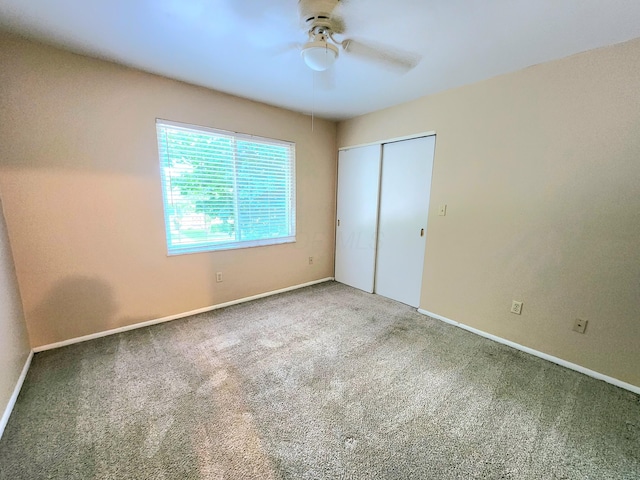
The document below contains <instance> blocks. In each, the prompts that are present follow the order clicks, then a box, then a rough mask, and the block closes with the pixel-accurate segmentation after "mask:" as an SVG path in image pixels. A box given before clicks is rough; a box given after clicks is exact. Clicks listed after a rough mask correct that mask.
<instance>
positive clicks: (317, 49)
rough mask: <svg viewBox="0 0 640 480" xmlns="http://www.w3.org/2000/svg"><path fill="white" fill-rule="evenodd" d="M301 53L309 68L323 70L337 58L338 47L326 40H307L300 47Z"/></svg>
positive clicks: (317, 70)
mask: <svg viewBox="0 0 640 480" xmlns="http://www.w3.org/2000/svg"><path fill="white" fill-rule="evenodd" d="M301 55H302V58H303V59H304V63H306V64H307V66H308V67H309V68H310V69H312V70H315V71H316V72H323V71H325V70H327V69H329V68H331V66H332V65H333V64H334V63H335V61H336V60H337V58H338V47H336V46H335V45H332V44H331V43H329V42H326V41H314V42H308V43H306V44H305V45H304V46H303V47H302V52H301Z"/></svg>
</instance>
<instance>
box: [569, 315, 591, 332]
mask: <svg viewBox="0 0 640 480" xmlns="http://www.w3.org/2000/svg"><path fill="white" fill-rule="evenodd" d="M587 321H588V320H582V319H581V318H576V319H575V321H574V322H573V331H574V332H578V333H584V331H585V330H586V329H587Z"/></svg>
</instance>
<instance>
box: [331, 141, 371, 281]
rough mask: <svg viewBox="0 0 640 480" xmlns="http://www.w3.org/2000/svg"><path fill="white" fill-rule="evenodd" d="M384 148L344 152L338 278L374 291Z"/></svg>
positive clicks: (340, 170)
mask: <svg viewBox="0 0 640 480" xmlns="http://www.w3.org/2000/svg"><path fill="white" fill-rule="evenodd" d="M380 151H381V146H380V145H372V146H367V147H358V148H352V149H348V150H341V151H340V152H339V155H338V199H337V200H338V201H337V204H338V212H337V222H338V224H337V226H336V265H335V272H336V273H335V277H336V280H337V281H338V282H341V283H345V284H347V285H350V286H352V287H356V288H359V289H361V290H364V291H366V292H370V293H372V292H373V282H374V272H375V262H376V231H377V223H378V192H379V188H380Z"/></svg>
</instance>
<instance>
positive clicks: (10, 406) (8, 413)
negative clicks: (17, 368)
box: [0, 350, 33, 438]
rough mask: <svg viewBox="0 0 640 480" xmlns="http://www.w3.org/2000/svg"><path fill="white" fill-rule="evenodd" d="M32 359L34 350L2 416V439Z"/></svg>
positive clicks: (0, 427)
mask: <svg viewBox="0 0 640 480" xmlns="http://www.w3.org/2000/svg"><path fill="white" fill-rule="evenodd" d="M32 359H33V350H31V351H30V352H29V356H28V357H27V361H26V362H24V367H22V373H20V377H18V383H16V388H14V389H13V394H12V395H11V397H10V398H9V403H8V404H7V408H5V409H4V414H3V415H2V419H0V438H2V434H3V433H4V429H5V427H6V426H7V423H9V417H10V416H11V412H12V411H13V407H14V406H15V405H16V400H18V395H19V394H20V389H21V388H22V384H23V383H24V379H25V378H26V377H27V372H28V371H29V366H31V360H32Z"/></svg>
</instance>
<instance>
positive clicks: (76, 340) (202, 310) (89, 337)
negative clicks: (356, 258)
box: [33, 277, 334, 353]
mask: <svg viewBox="0 0 640 480" xmlns="http://www.w3.org/2000/svg"><path fill="white" fill-rule="evenodd" d="M333 279H334V278H333V277H327V278H322V279H320V280H314V281H312V282H307V283H302V284H300V285H294V286H292V287H286V288H281V289H279V290H273V291H271V292H265V293H259V294H258V295H252V296H251V297H245V298H239V299H238V300H231V301H230V302H225V303H219V304H217V305H212V306H210V307H203V308H198V309H197V310H191V311H190V312H184V313H178V314H176V315H170V316H168V317H162V318H157V319H155V320H148V321H146V322H140V323H134V324H133V325H126V326H124V327H119V328H114V329H111V330H104V331H102V332H98V333H92V334H91V335H85V336H83V337H76V338H70V339H69V340H63V341H62V342H56V343H50V344H48V345H41V346H39V347H35V348H34V349H33V351H34V352H36V353H37V352H44V351H45V350H53V349H54V348H60V347H66V346H67V345H73V344H74V343H80V342H86V341H87V340H93V339H95V338H101V337H107V336H109V335H115V334H116V333H122V332H127V331H129V330H135V329H137V328H144V327H149V326H151V325H157V324H158V323H165V322H170V321H171V320H177V319H179V318H184V317H189V316H191V315H196V314H198V313H205V312H210V311H212V310H217V309H219V308H224V307H229V306H231V305H237V304H239V303H244V302H250V301H251V300H257V299H259V298H264V297H270V296H271V295H277V294H278V293H284V292H289V291H291V290H297V289H299V288H304V287H309V286H311V285H316V284H318V283H324V282H328V281H331V280H333Z"/></svg>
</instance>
